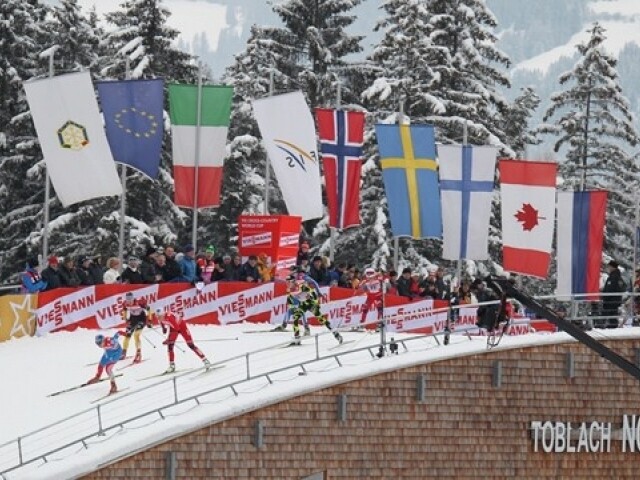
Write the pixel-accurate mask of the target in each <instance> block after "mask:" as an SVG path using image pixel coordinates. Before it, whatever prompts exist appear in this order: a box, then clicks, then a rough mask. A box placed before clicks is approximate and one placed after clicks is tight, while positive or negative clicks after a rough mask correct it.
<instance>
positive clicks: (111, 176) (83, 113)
mask: <svg viewBox="0 0 640 480" xmlns="http://www.w3.org/2000/svg"><path fill="white" fill-rule="evenodd" d="M24 89H25V91H26V92H27V100H28V102H29V108H30V109H31V116H32V117H33V123H34V124H35V127H36V132H37V133H38V140H39V141H40V147H41V148H42V154H43V155H44V160H45V162H46V164H47V168H48V169H49V175H50V177H51V183H53V187H54V188H55V189H56V194H57V195H58V198H59V199H60V202H62V205H64V206H65V207H66V206H68V205H72V204H74V203H78V202H82V201H84V200H89V199H91V198H96V197H108V196H111V195H120V194H122V186H121V185H120V179H119V177H118V172H117V171H116V164H115V162H114V161H113V156H112V155H111V150H110V149H109V143H108V142H107V137H106V135H105V132H104V126H103V123H102V118H101V117H100V112H99V110H98V102H97V101H96V96H95V93H94V90H93V85H92V84H91V76H90V75H89V72H80V73H70V74H67V75H60V76H57V77H51V78H44V79H41V80H33V81H30V82H25V84H24Z"/></svg>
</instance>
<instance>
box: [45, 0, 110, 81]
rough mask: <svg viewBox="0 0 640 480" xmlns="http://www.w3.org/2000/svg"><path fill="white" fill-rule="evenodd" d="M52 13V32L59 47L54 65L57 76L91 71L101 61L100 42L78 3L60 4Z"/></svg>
mask: <svg viewBox="0 0 640 480" xmlns="http://www.w3.org/2000/svg"><path fill="white" fill-rule="evenodd" d="M51 12H52V20H51V22H50V24H49V28H51V33H52V40H53V41H54V43H55V44H56V45H58V47H59V48H58V50H57V51H56V54H55V62H54V66H55V69H56V74H62V73H68V72H77V71H80V70H90V69H91V68H92V67H93V66H94V65H95V64H96V62H97V61H98V44H99V42H100V39H99V38H98V35H97V34H96V33H97V32H96V30H95V28H94V26H92V25H91V22H90V20H89V18H88V17H85V15H84V14H83V13H82V11H81V7H80V5H79V4H78V0H60V4H59V5H55V6H54V7H53V8H52V10H51ZM93 73H94V74H95V72H93Z"/></svg>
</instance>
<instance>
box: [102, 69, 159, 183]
mask: <svg viewBox="0 0 640 480" xmlns="http://www.w3.org/2000/svg"><path fill="white" fill-rule="evenodd" d="M163 89H164V81H163V80H162V79H161V78H158V79H153V80H122V81H109V82H98V94H99V95H100V103H101V106H102V112H103V114H104V121H105V125H106V130H107V139H108V140H109V146H110V147H111V152H112V154H113V158H114V159H115V160H116V162H120V163H124V164H126V165H129V166H131V167H133V168H135V169H137V170H139V171H141V172H142V173H144V174H145V175H148V176H149V177H151V178H156V177H157V176H158V168H159V165H160V152H161V150H162V137H163V120H162V114H163Z"/></svg>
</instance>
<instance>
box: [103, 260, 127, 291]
mask: <svg viewBox="0 0 640 480" xmlns="http://www.w3.org/2000/svg"><path fill="white" fill-rule="evenodd" d="M102 282H103V283H104V284H106V285H113V284H114V283H122V277H120V260H119V259H117V258H116V257H111V258H109V260H107V270H106V271H105V272H104V274H103V275H102Z"/></svg>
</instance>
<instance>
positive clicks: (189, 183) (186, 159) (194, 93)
mask: <svg viewBox="0 0 640 480" xmlns="http://www.w3.org/2000/svg"><path fill="white" fill-rule="evenodd" d="M232 96H233V87H230V86H226V85H203V86H202V93H201V111H200V122H198V87H197V86H195V85H179V84H173V85H169V110H170V115H171V136H172V143H173V179H174V182H175V204H176V205H178V206H179V207H187V208H194V207H197V208H204V207H217V206H218V205H220V186H221V184H222V165H223V160H224V157H225V155H226V151H225V146H226V143H227V130H228V129H229V118H230V116H231V99H232ZM198 124H199V125H200V126H199V130H200V149H199V156H198V160H197V163H198V165H197V167H196V156H197V155H198V152H197V142H196V132H197V131H198ZM196 168H197V170H198V200H197V203H195V200H196V199H195V184H196V183H195V182H196Z"/></svg>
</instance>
